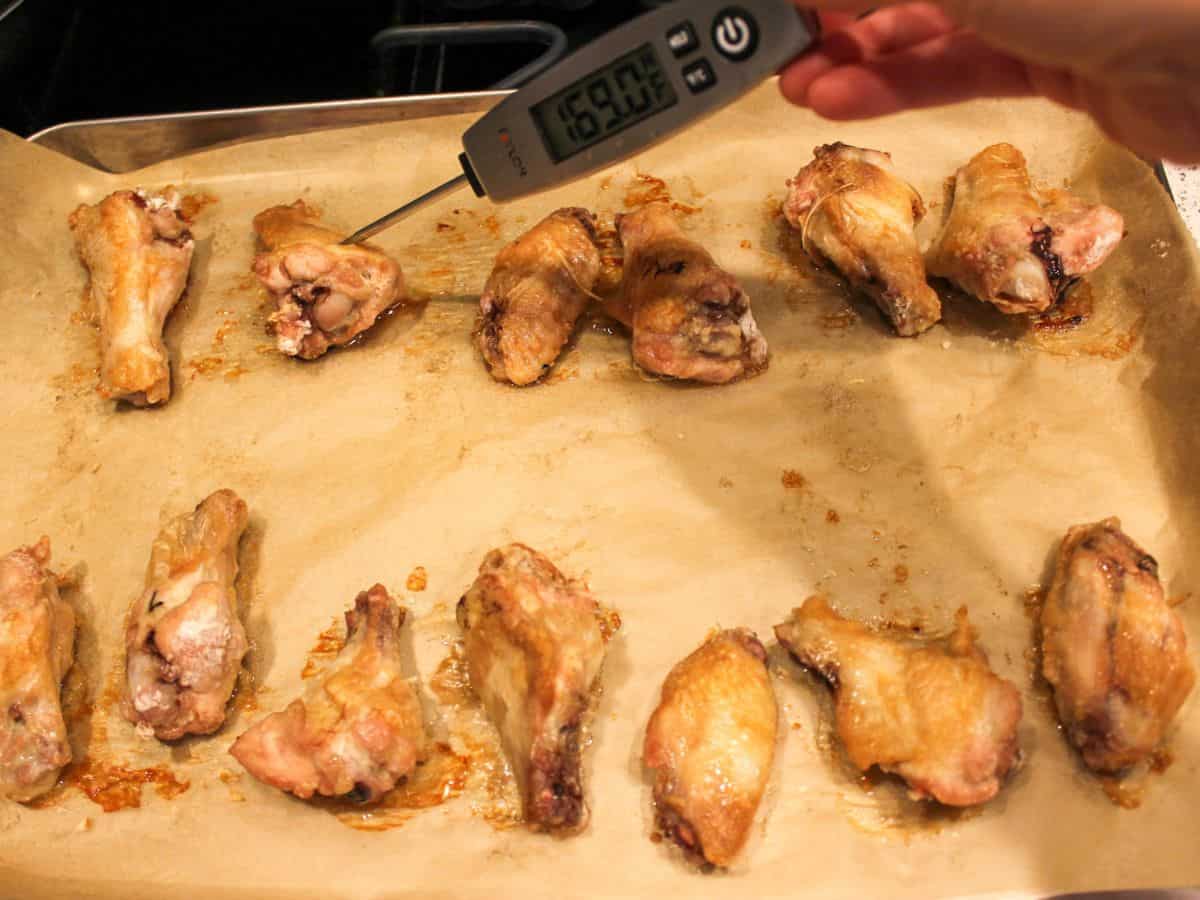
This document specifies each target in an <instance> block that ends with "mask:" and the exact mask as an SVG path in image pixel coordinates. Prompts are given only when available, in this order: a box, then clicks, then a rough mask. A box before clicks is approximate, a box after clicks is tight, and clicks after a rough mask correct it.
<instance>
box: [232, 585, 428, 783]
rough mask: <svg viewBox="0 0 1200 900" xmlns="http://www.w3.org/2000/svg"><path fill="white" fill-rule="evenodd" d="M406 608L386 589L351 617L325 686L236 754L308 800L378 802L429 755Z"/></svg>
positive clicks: (371, 594)
mask: <svg viewBox="0 0 1200 900" xmlns="http://www.w3.org/2000/svg"><path fill="white" fill-rule="evenodd" d="M405 615H406V611H405V610H404V609H403V608H402V607H400V606H398V605H397V604H396V601H395V600H393V599H392V598H391V597H390V596H389V595H388V592H387V589H386V588H384V587H383V585H380V584H377V585H375V586H374V587H373V588H371V589H370V590H369V591H364V592H363V593H361V594H359V595H358V597H357V599H356V600H355V601H354V609H352V610H349V611H347V613H346V635H347V637H346V646H345V647H343V648H342V651H341V653H339V654H338V657H337V659H336V660H335V661H334V663H333V667H332V669H331V670H330V672H329V674H327V675H326V676H325V677H324V678H322V679H321V680H320V681H317V682H314V683H312V684H310V685H309V687H308V690H307V692H306V693H305V695H304V697H303V698H302V699H300V700H294V701H292V703H291V704H290V705H289V706H288V707H287V708H286V709H285V710H283V711H282V712H277V713H272V714H271V715H269V716H267V717H266V718H265V719H262V720H261V721H259V722H258V723H256V724H255V725H253V726H252V727H251V728H250V729H249V730H248V731H247V732H246V733H245V734H243V735H242V736H241V737H239V738H238V739H237V740H236V741H235V742H234V744H233V746H232V747H231V748H230V750H229V752H230V753H232V754H233V756H234V758H235V759H237V761H238V762H240V763H241V764H242V765H243V766H245V767H246V769H247V771H249V772H250V774H251V775H253V776H254V777H255V778H257V779H258V780H259V781H262V782H265V783H266V784H269V785H272V786H274V787H277V788H279V789H280V790H283V791H289V792H291V793H293V794H295V795H296V796H297V797H301V798H303V799H305V800H307V799H308V798H310V797H311V796H312V795H313V794H321V795H323V796H326V797H342V796H352V797H354V798H355V799H357V800H361V801H364V802H372V801H375V800H378V799H379V798H380V797H382V796H383V795H384V794H386V793H387V792H388V791H390V790H391V789H392V788H394V787H395V786H396V784H397V783H398V782H400V781H402V780H403V779H405V778H407V777H408V776H409V775H411V774H412V772H413V770H414V769H415V768H416V766H417V762H418V761H419V760H420V759H421V758H422V755H423V752H424V746H425V727H424V724H423V722H422V718H421V703H420V700H419V699H418V698H417V692H416V690H415V689H414V688H413V686H412V684H411V683H410V682H409V681H408V679H407V678H405V677H404V675H403V673H402V672H401V671H400V648H399V642H400V627H401V626H402V625H403V624H404V618H405Z"/></svg>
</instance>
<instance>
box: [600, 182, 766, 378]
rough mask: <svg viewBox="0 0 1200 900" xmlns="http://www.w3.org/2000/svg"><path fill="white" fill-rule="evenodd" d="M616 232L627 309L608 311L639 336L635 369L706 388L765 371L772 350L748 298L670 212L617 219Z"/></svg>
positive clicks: (648, 210) (659, 206) (656, 207)
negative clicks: (621, 252)
mask: <svg viewBox="0 0 1200 900" xmlns="http://www.w3.org/2000/svg"><path fill="white" fill-rule="evenodd" d="M617 232H618V234H619V236H620V240H621V244H622V246H623V247H624V249H625V272H624V283H623V290H622V298H621V301H620V302H619V303H615V304H610V305H608V306H607V308H608V310H609V311H610V313H612V314H614V315H616V316H617V317H618V318H619V319H621V320H622V321H623V323H624V324H625V325H627V326H628V327H629V328H630V329H631V331H632V332H633V360H634V362H636V363H637V364H638V365H639V366H641V368H642V369H644V370H645V371H647V372H651V373H653V374H655V375H666V376H669V377H671V378H679V379H685V380H690V381H700V382H704V383H707V384H725V383H727V382H730V381H734V380H736V379H738V378H743V377H746V376H749V375H755V374H757V373H759V372H761V371H762V370H763V369H764V368H766V365H767V342H766V339H765V338H764V337H763V336H762V334H761V333H760V332H759V330H758V324H757V323H756V322H755V321H754V314H753V312H751V310H750V298H749V297H748V296H747V295H746V292H745V291H744V290H742V287H741V285H740V284H738V281H737V279H736V278H734V277H733V276H732V275H730V274H729V273H728V272H726V271H725V270H724V269H722V268H721V267H720V266H718V265H717V263H716V261H715V260H714V259H713V258H712V255H711V254H710V253H709V252H708V251H707V250H705V249H704V248H703V247H701V246H700V245H699V244H697V243H696V242H695V241H693V240H691V239H690V238H688V237H687V236H686V235H685V234H684V233H683V231H682V230H681V229H680V227H679V223H678V222H677V221H676V220H675V216H674V215H673V214H672V212H671V207H670V204H668V203H661V202H660V203H651V204H649V205H648V206H645V207H643V208H642V209H639V210H637V211H636V212H632V213H626V214H624V215H620V216H618V217H617ZM622 309H623V310H626V312H625V313H622V312H620V311H621V310H622Z"/></svg>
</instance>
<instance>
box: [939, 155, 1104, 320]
mask: <svg viewBox="0 0 1200 900" xmlns="http://www.w3.org/2000/svg"><path fill="white" fill-rule="evenodd" d="M953 184H954V194H953V202H952V205H951V207H950V214H949V216H948V217H947V219H946V223H945V226H944V227H943V229H942V233H941V235H940V236H939V237H938V238H937V240H936V241H935V242H934V244H933V246H932V247H931V248H930V250H929V254H928V266H929V274H930V275H937V276H940V277H942V278H946V279H948V280H949V281H952V282H954V283H955V284H956V285H958V286H959V287H960V288H962V289H963V290H964V291H966V292H967V293H968V294H971V295H973V296H975V297H978V298H979V299H980V300H984V301H986V302H988V303H991V304H993V305H994V306H995V307H996V308H997V309H999V310H1000V311H1002V312H1006V313H1028V312H1042V311H1043V310H1045V309H1047V308H1048V307H1049V306H1050V305H1051V304H1052V303H1054V302H1055V301H1057V300H1058V299H1059V298H1060V297H1061V296H1062V295H1063V293H1064V292H1065V291H1066V289H1067V288H1068V287H1069V286H1070V285H1071V284H1073V283H1074V282H1075V281H1076V280H1078V279H1079V278H1081V277H1083V276H1084V275H1087V274H1088V273H1089V272H1093V271H1095V270H1096V269H1098V268H1099V267H1100V265H1101V264H1102V263H1103V262H1104V261H1105V260H1106V259H1108V257H1109V255H1110V254H1111V253H1112V252H1113V250H1114V249H1116V246H1117V244H1119V243H1120V241H1121V238H1122V236H1123V234H1124V228H1125V223H1124V220H1123V219H1122V218H1121V215H1120V213H1118V212H1116V210H1113V209H1110V208H1109V207H1107V206H1102V205H1100V204H1090V203H1086V202H1084V201H1083V200H1080V199H1079V198H1078V197H1075V196H1072V195H1071V194H1068V193H1067V192H1066V191H1058V190H1055V191H1036V190H1034V187H1033V184H1032V183H1031V182H1030V179H1029V170H1028V169H1027V168H1026V165H1025V157H1024V156H1023V155H1022V154H1021V151H1020V150H1018V149H1017V148H1016V147H1014V146H1012V145H1011V144H996V145H994V146H992V147H988V148H987V149H986V150H983V151H982V152H980V153H979V154H977V155H976V156H975V157H974V158H973V159H972V160H971V161H970V162H968V163H967V164H966V165H965V166H963V167H962V168H961V169H959V170H958V173H957V174H956V175H955V177H954V183H953Z"/></svg>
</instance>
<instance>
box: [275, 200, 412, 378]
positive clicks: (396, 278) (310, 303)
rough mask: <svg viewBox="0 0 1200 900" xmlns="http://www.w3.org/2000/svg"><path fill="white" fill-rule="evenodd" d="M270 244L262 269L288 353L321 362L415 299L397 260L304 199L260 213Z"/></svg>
mask: <svg viewBox="0 0 1200 900" xmlns="http://www.w3.org/2000/svg"><path fill="white" fill-rule="evenodd" d="M254 231H255V233H256V234H257V235H258V239H259V240H260V241H261V242H262V244H263V246H264V247H266V250H267V252H265V253H260V254H259V255H258V256H257V257H256V258H255V260H254V273H255V274H256V275H257V276H258V279H259V281H261V282H262V284H263V286H264V287H265V288H266V289H267V290H268V291H269V292H270V294H271V296H272V298H273V299H274V300H275V304H276V310H275V312H274V313H273V314H272V315H271V319H270V322H271V327H272V329H274V332H275V341H276V346H278V348H279V352H280V353H283V354H285V355H286V356H298V357H300V358H301V359H316V358H317V357H319V356H322V355H324V353H325V352H326V351H327V350H328V349H329V348H330V347H333V346H340V345H344V344H348V343H349V342H350V341H352V340H354V339H355V338H357V337H358V336H359V335H361V334H362V333H363V332H365V331H367V330H368V329H369V328H370V327H371V326H372V325H374V324H375V322H376V320H377V319H378V318H379V316H380V315H381V314H382V313H384V312H386V311H387V310H389V309H391V308H392V307H394V306H396V305H397V304H399V303H403V302H404V301H405V300H406V299H407V294H406V292H405V286H404V275H403V273H402V272H401V271H400V266H399V264H398V263H396V261H395V260H393V259H391V257H389V256H387V255H386V254H384V253H382V252H381V251H379V250H376V249H375V248H373V247H370V246H367V245H364V244H355V245H353V246H342V245H341V241H342V239H343V238H344V237H345V236H344V235H342V234H339V233H338V232H336V231H333V230H332V229H329V228H326V227H325V226H324V225H322V224H321V219H320V216H319V215H318V214H317V212H316V211H315V210H313V209H311V208H309V207H308V206H307V205H306V204H305V203H304V201H303V200H297V201H296V202H295V203H292V204H291V205H290V206H274V207H272V208H271V209H268V210H264V211H263V212H260V213H259V214H258V215H257V216H255V217H254Z"/></svg>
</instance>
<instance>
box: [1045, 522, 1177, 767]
mask: <svg viewBox="0 0 1200 900" xmlns="http://www.w3.org/2000/svg"><path fill="white" fill-rule="evenodd" d="M1042 672H1043V673H1044V674H1045V676H1046V680H1047V681H1049V682H1050V684H1051V685H1052V686H1053V688H1054V704H1055V706H1056V707H1057V709H1058V716H1059V718H1060V719H1061V720H1062V723H1063V727H1064V728H1065V729H1066V733H1067V737H1068V738H1069V739H1070V741H1071V743H1072V744H1073V745H1074V746H1075V747H1076V748H1078V750H1079V752H1080V754H1081V755H1082V756H1083V759H1084V762H1086V763H1087V764H1088V766H1090V767H1091V768H1092V769H1095V770H1096V771H1098V772H1117V771H1120V770H1121V769H1125V768H1127V767H1129V766H1132V765H1134V764H1135V763H1137V762H1140V761H1141V760H1143V759H1145V758H1146V756H1148V755H1149V754H1150V753H1151V752H1152V751H1153V750H1155V749H1156V748H1157V747H1158V745H1159V744H1160V743H1162V740H1163V736H1164V734H1165V733H1166V731H1167V728H1168V727H1169V726H1170V724H1171V720H1172V719H1173V718H1174V717H1175V714H1176V713H1177V712H1178V711H1179V707H1180V706H1181V705H1182V704H1183V701H1184V700H1185V699H1187V696H1188V694H1189V693H1190V692H1191V690H1192V684H1193V682H1194V680H1195V674H1194V672H1193V669H1192V663H1191V660H1190V659H1189V658H1188V652H1187V635H1186V634H1185V632H1184V630H1183V622H1182V621H1181V620H1180V618H1179V616H1178V615H1176V613H1175V611H1174V610H1172V609H1171V608H1170V606H1168V605H1167V602H1166V600H1165V599H1164V598H1163V590H1162V585H1161V584H1159V581H1158V564H1157V563H1156V562H1155V561H1154V558H1153V557H1152V556H1150V555H1149V554H1148V553H1146V551H1144V550H1143V549H1142V548H1141V547H1139V546H1138V545H1137V544H1135V543H1134V542H1133V541H1132V540H1131V539H1130V538H1129V537H1128V536H1127V535H1126V534H1125V533H1124V532H1123V531H1121V522H1120V520H1119V519H1115V518H1112V519H1105V520H1104V521H1103V522H1097V523H1095V524H1093V525H1077V526H1075V527H1074V528H1072V529H1070V530H1069V531H1068V532H1067V536H1066V538H1065V539H1064V540H1063V542H1062V546H1061V547H1060V548H1059V551H1058V561H1057V565H1056V568H1055V572H1054V582H1053V584H1052V585H1051V587H1050V591H1049V593H1048V594H1047V596H1046V603H1045V605H1044V606H1043V608H1042Z"/></svg>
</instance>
